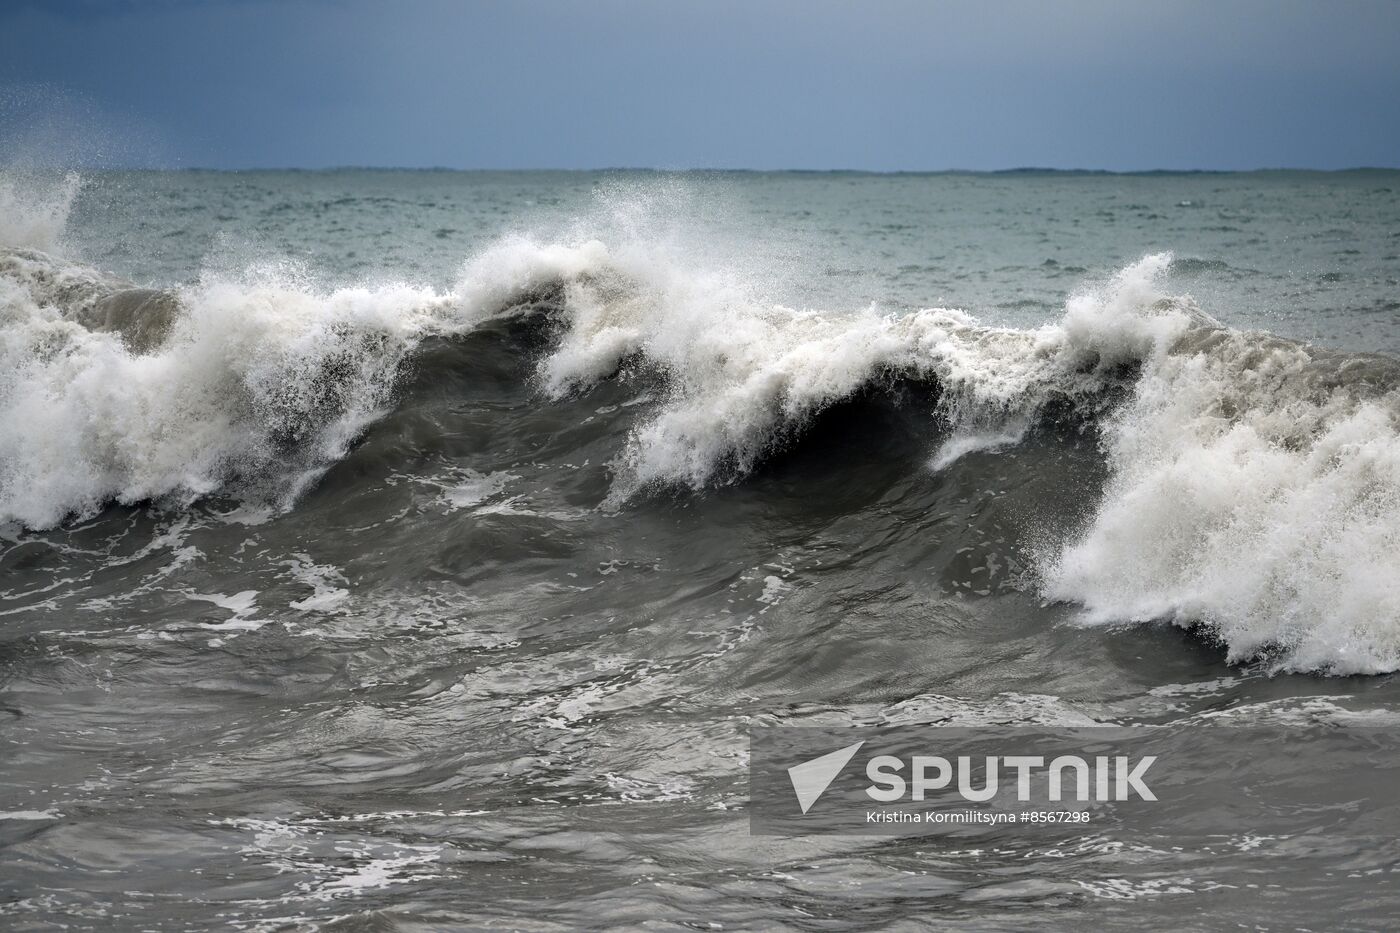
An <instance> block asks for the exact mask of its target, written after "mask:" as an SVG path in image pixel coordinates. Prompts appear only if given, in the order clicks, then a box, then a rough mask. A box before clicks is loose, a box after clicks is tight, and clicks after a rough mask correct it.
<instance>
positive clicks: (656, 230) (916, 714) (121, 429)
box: [0, 171, 1400, 929]
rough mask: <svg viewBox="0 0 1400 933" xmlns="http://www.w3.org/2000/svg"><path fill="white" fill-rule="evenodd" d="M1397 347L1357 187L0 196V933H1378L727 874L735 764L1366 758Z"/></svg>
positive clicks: (1396, 230) (1072, 864)
mask: <svg viewBox="0 0 1400 933" xmlns="http://www.w3.org/2000/svg"><path fill="white" fill-rule="evenodd" d="M1397 351H1400V174H1396V173H1389V172H1355V173H1343V174H1332V175H1324V174H1308V173H1274V174H1270V173H1261V174H1249V175H1160V176H1135V177H1124V176H1096V175H1058V174H1036V173H1024V174H1011V175H1000V176H995V175H994V176H980V175H935V176H861V175H842V174H834V175H825V174H814V175H806V174H779V175H764V174H713V175H705V174H698V175H662V174H646V173H600V174H557V175H556V174H549V173H529V174H490V173H484V174H483V173H465V174H462V173H447V172H413V173H407V172H403V173H401V172H358V171H353V172H352V171H343V172H327V173H251V174H220V173H200V172H180V173H107V174H102V173H99V174H95V175H90V176H88V177H84V178H78V177H76V176H69V177H58V176H54V175H52V174H44V173H36V172H18V171H11V172H8V173H6V174H4V175H3V176H0V548H3V549H2V550H0V644H3V649H0V706H3V709H0V716H3V717H4V719H3V721H0V741H3V743H4V745H3V748H4V752H3V754H4V759H3V761H0V778H3V781H4V785H5V787H6V792H7V795H8V802H7V803H5V804H4V805H3V806H0V809H3V810H5V811H7V812H4V813H0V845H3V848H2V849H0V867H2V868H3V871H0V895H3V896H4V897H5V898H7V899H6V900H0V917H4V918H5V922H6V923H8V924H10V925H14V926H19V927H23V926H34V927H36V928H38V927H40V926H42V925H44V924H48V923H58V922H63V923H70V924H76V925H78V926H80V927H87V926H109V925H111V924H113V923H116V924H118V925H119V926H121V927H128V926H130V927H140V928H168V929H182V928H189V927H199V926H205V925H234V926H241V927H245V928H247V927H257V928H275V927H278V926H282V925H296V924H298V923H307V924H314V923H319V922H329V921H339V922H341V923H344V924H346V927H345V928H347V929H349V928H356V929H389V928H395V929H397V928H405V929H416V928H424V929H428V928H438V927H440V926H452V925H466V926H471V925H478V924H486V923H488V922H493V921H498V920H499V921H500V922H502V923H504V924H505V925H507V926H511V927H520V928H534V929H556V928H558V929H564V928H572V927H576V926H579V925H589V926H599V925H608V924H621V925H637V926H640V925H643V924H648V923H650V924H653V925H655V926H657V927H658V928H692V927H695V926H699V927H700V928H706V927H707V925H714V924H719V925H723V926H724V927H725V928H778V927H787V928H792V929H828V928H839V927H843V926H859V927H869V926H894V927H899V926H901V925H904V924H918V923H924V922H937V921H940V920H950V921H951V920H958V921H964V922H973V923H974V924H975V923H981V924H983V925H985V926H987V927H989V928H998V929H999V928H1004V927H1006V926H1008V925H1018V924H1022V923H1027V922H1029V921H1030V919H1031V918H1036V919H1037V920H1039V921H1049V922H1055V923H1066V924H1067V923H1080V922H1101V923H1115V922H1116V923H1122V924H1132V925H1138V924H1151V923H1153V922H1154V918H1155V922H1156V923H1159V924H1168V923H1171V922H1172V921H1173V920H1179V919H1180V918H1181V917H1182V916H1183V911H1187V912H1189V911H1208V912H1214V913H1213V914H1211V916H1212V917H1213V920H1212V921H1211V924H1210V925H1216V923H1217V922H1219V923H1228V924H1244V925H1251V926H1252V925H1254V924H1255V923H1259V922H1263V921H1261V919H1260V917H1261V916H1262V915H1261V914H1260V913H1259V907H1258V904H1257V902H1256V900H1257V896H1258V888H1259V887H1260V886H1261V885H1262V886H1263V887H1264V888H1266V889H1268V890H1269V892H1270V896H1272V897H1273V898H1274V901H1273V903H1274V905H1275V908H1276V909H1278V910H1282V911H1284V912H1285V914H1286V916H1288V917H1289V918H1290V925H1296V926H1308V925H1310V924H1312V925H1328V924H1329V922H1335V921H1336V918H1337V917H1338V913H1337V912H1338V911H1339V910H1343V911H1354V912H1355V913H1354V918H1355V919H1356V922H1358V923H1363V922H1365V921H1366V920H1367V918H1372V919H1374V918H1375V917H1377V916H1383V915H1385V912H1386V911H1387V910H1391V911H1393V910H1394V909H1396V908H1397V907H1400V899H1398V898H1397V897H1396V896H1395V895H1394V894H1393V893H1391V894H1388V895H1387V894H1385V893H1384V892H1381V893H1377V891H1376V889H1375V888H1374V887H1365V886H1363V884H1366V883H1363V882H1350V881H1348V880H1347V879H1349V878H1353V877H1355V878H1360V877H1364V876H1365V875H1366V873H1369V872H1373V871H1382V872H1388V871H1390V870H1391V869H1390V866H1391V865H1392V864H1393V859H1392V857H1391V855H1392V854H1390V853H1387V852H1367V851H1362V850H1355V851H1347V852H1340V853H1339V852H1337V851H1335V849H1336V846H1335V845H1332V846H1331V847H1330V848H1329V846H1327V845H1321V844H1319V845H1317V846H1315V847H1312V848H1309V847H1308V846H1306V845H1303V846H1300V845H1298V844H1297V840H1293V841H1289V842H1280V841H1276V842H1275V843H1272V844H1271V843H1269V842H1268V841H1267V840H1264V841H1255V842H1254V843H1253V844H1250V845H1235V844H1230V845H1224V846H1222V847H1217V848H1214V849H1208V850H1199V849H1197V850H1188V849H1187V848H1183V847H1172V846H1170V845H1160V846H1156V847H1153V846H1148V847H1142V846H1133V845H1131V844H1130V843H1125V842H1124V841H1123V840H1116V839H1112V838H1106V837H1103V836H1094V835H1092V834H1089V835H1083V834H1081V837H1079V838H1072V837H1067V838H1064V839H1060V840H1059V841H1058V843H1057V844H1056V845H1054V846H1048V845H1046V844H1045V843H1044V841H1043V840H1041V841H1036V840H1033V839H1026V838H1022V837H1019V836H1016V835H1015V834H1014V833H1012V834H1007V835H1006V836H1005V837H1004V838H1001V837H998V836H997V834H996V831H995V830H991V831H989V835H988V836H987V837H986V838H984V839H983V840H982V842H981V844H980V845H979V846H978V847H977V848H976V849H970V848H967V847H965V846H964V847H962V848H959V847H957V846H953V845H944V844H942V843H937V842H933V841H929V840H902V841H901V840H889V839H884V840H870V839H859V838H856V839H852V838H837V837H812V838H810V839H797V840H775V839H764V838H761V837H751V836H750V835H749V834H748V828H747V816H746V813H745V803H746V786H747V785H746V782H747V772H746V761H745V756H746V754H747V741H746V730H747V729H748V728H749V727H750V726H751V725H752V724H755V723H775V722H783V723H789V724H803V723H812V724H816V723H820V724H827V725H829V724H839V723H860V724H866V725H869V724H880V723H895V722H920V723H926V722H929V723H947V724H954V725H976V724H993V723H995V724H1015V723H1040V724H1067V725H1085V724H1091V723H1095V722H1099V723H1113V724H1164V725H1168V726H1170V727H1172V728H1180V729H1192V728H1198V727H1199V726H1200V724H1201V723H1203V722H1206V721H1207V720H1213V719H1216V718H1218V717H1220V716H1229V717H1232V719H1237V720H1238V721H1240V722H1245V723H1249V722H1261V723H1262V722H1267V723H1278V722H1298V723H1309V724H1314V725H1317V724H1321V725H1329V726H1332V727H1334V728H1345V727H1346V726H1347V724H1348V723H1351V722H1357V721H1361V722H1369V723H1375V722H1377V721H1389V720H1388V719H1387V717H1391V716H1393V715H1394V714H1395V713H1400V692H1398V691H1400V688H1397V687H1396V686H1395V684H1394V682H1393V680H1392V678H1390V677H1388V676H1385V675H1388V674H1390V673H1391V672H1393V671H1395V670H1396V669H1397V668H1400V357H1397V355H1396V354H1397ZM1392 694H1395V695H1394V696H1392ZM1378 717H1379V718H1378ZM1240 832H1241V834H1243V833H1244V828H1241V829H1240ZM1241 838H1243V835H1241ZM1320 880H1323V881H1325V882H1326V883H1327V884H1328V885H1330V886H1331V887H1332V888H1333V889H1335V892H1336V893H1335V896H1333V897H1332V898H1331V899H1327V898H1316V897H1305V895H1304V894H1303V893H1299V892H1300V891H1302V890H1305V889H1307V888H1309V886H1315V885H1317V884H1319V883H1320ZM1349 885H1354V887H1349ZM1251 888H1252V889H1254V893H1249V890H1248V889H1251ZM1363 892H1364V896H1363ZM1387 897H1388V900H1387ZM1280 905H1282V906H1280ZM1285 914H1280V916H1283V915H1285ZM1265 925H1268V924H1267V923H1266V924H1265Z"/></svg>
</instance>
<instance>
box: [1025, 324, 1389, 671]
mask: <svg viewBox="0 0 1400 933" xmlns="http://www.w3.org/2000/svg"><path fill="white" fill-rule="evenodd" d="M1397 385H1400V365H1397V363H1396V362H1395V361H1393V360H1389V359H1387V358H1383V357H1366V356H1356V355H1346V354H1340V353H1332V352H1328V351H1324V350H1319V349H1316V348H1311V347H1307V346H1304V345H1301V344H1297V343H1294V342H1291V341H1285V340H1280V339H1277V338H1272V337H1269V336H1267V335H1264V334H1258V333H1241V332H1236V331H1228V330H1225V329H1223V328H1216V329H1208V330H1203V331H1199V332H1196V333H1193V334H1192V335H1191V336H1190V337H1189V338H1188V339H1185V340H1182V341H1180V342H1179V343H1178V344H1177V345H1176V346H1174V347H1173V348H1172V352H1170V353H1167V354H1162V355H1159V356H1156V357H1152V358H1149V360H1148V361H1147V363H1146V364H1145V366H1144V370H1143V373H1142V375H1141V377H1140V379H1139V380H1138V382H1137V384H1136V387H1135V390H1134V394H1133V397H1132V399H1131V400H1130V401H1129V403H1128V404H1126V405H1125V406H1124V407H1123V408H1121V409H1120V410H1119V411H1118V412H1116V413H1115V414H1114V416H1113V417H1112V418H1111V419H1110V420H1109V421H1108V422H1107V424H1106V425H1105V428H1104V447H1105V450H1106V453H1107V455H1108V461H1109V465H1110V467H1111V468H1112V473H1111V478H1110V480H1109V484H1108V488H1107V490H1106V493H1105V496H1104V500H1103V502H1102V504H1101V505H1100V507H1099V509H1098V512H1097V515H1096V516H1095V518H1094V520H1093V521H1092V523H1091V524H1090V525H1089V527H1088V528H1087V529H1086V530H1085V531H1084V532H1083V534H1082V535H1081V536H1079V537H1078V538H1077V539H1076V540H1074V541H1073V542H1072V543H1071V544H1070V545H1069V546H1068V547H1066V548H1064V549H1063V550H1062V551H1061V552H1060V553H1058V554H1052V555H1048V556H1047V559H1045V560H1044V561H1043V563H1044V580H1045V593H1046V595H1047V596H1049V597H1051V598H1053V599H1063V600H1071V601H1074V602H1077V603H1080V604H1082V605H1083V606H1084V607H1085V620H1086V621H1088V622H1091V623H1094V622H1099V623H1102V622H1116V621H1143V620H1156V619H1168V620H1172V621H1175V622H1178V623H1181V624H1188V625H1189V624H1195V623H1202V624H1204V625H1205V626H1206V627H1207V628H1208V629H1209V630H1210V631H1211V632H1213V633H1214V634H1215V635H1217V636H1218V637H1219V638H1220V639H1221V640H1222V641H1223V642H1224V644H1225V645H1226V647H1227V649H1228V651H1229V655H1230V658H1231V660H1236V661H1238V660H1244V659H1248V658H1251V657H1256V656H1264V657H1267V658H1269V659H1270V661H1271V664H1272V666H1273V667H1274V668H1275V669H1282V670H1298V671H1312V670H1324V671H1331V672H1335V673H1376V672H1385V671H1393V670H1396V669H1400V419H1398V418H1397V413H1400V392H1397V388H1396V387H1397Z"/></svg>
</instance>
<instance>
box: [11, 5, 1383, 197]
mask: <svg viewBox="0 0 1400 933" xmlns="http://www.w3.org/2000/svg"><path fill="white" fill-rule="evenodd" d="M0 149H3V150H4V153H3V154H4V155H5V156H6V157H8V158H15V157H16V156H17V155H18V156H20V157H29V158H33V159H37V160H45V161H50V162H53V161H62V160H70V161H74V162H106V163H128V164H148V165H171V166H184V167H192V166H207V167H220V168H240V167H276V166H303V167H319V166H334V165H386V166H451V167H462V168H590V167H613V166H651V167H659V168H690V167H712V168H807V169H828V168H857V169H874V170H896V169H905V170H919V169H948V168H967V169H996V168H1009V167H1017V166H1050V167H1058V168H1071V167H1077V168H1107V169H1118V170H1123V169H1149V168H1231V169H1233V168H1259V167H1276V166H1287V167H1312V168H1343V167H1351V166H1359V165H1385V166H1400V0H1327V2H1323V0H1312V2H1298V0H1210V2H1204V0H1202V2H1195V0H1172V2H1129V0H1113V2H1110V0H1036V2H1022V0H978V2H962V0H947V2H944V0H909V2H903V0H862V2H855V0H851V2H840V3H837V2H825V0H772V2H765V0H744V2H728V0H721V2H700V0H692V2H688V3H678V2H664V0H657V2H642V0H574V2H563V0H558V2H556V0H516V2H505V0H501V2H493V3H477V2H469V0H463V2H453V0H395V2H389V0H384V2H369V0H289V2H273V0H207V2H173V0H151V2H141V3H138V2H124V0H109V2H98V0H86V2H84V0H51V2H45V3H39V2H31V0H3V2H0Z"/></svg>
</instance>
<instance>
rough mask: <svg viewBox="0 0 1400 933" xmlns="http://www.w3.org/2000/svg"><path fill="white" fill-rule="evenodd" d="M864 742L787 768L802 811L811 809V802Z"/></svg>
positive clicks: (813, 801) (818, 796)
mask: <svg viewBox="0 0 1400 933" xmlns="http://www.w3.org/2000/svg"><path fill="white" fill-rule="evenodd" d="M864 744H865V742H863V741H862V742H857V743H856V744H854V745H847V746H846V747H845V748H842V749H838V750H837V751H834V752H831V753H829V754H826V755H822V756H821V757H820V758H813V759H811V760H810V761H804V762H802V764H800V765H793V766H792V767H791V768H788V778H789V779H790V780H791V781H792V789H793V790H794V791H795V792H796V793H797V803H798V805H799V806H801V807H802V812H803V813H806V812H807V811H808V810H810V809H812V804H814V803H816V802H817V800H818V798H820V797H821V795H822V794H824V793H826V789H827V788H828V787H830V786H831V782H832V781H834V780H836V776H837V775H838V774H840V773H841V769H842V768H844V767H846V764H847V762H849V761H850V760H851V759H852V758H854V757H855V754H856V752H858V751H860V747H861V746H862V745H864Z"/></svg>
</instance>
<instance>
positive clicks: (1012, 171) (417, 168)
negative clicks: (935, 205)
mask: <svg viewBox="0 0 1400 933" xmlns="http://www.w3.org/2000/svg"><path fill="white" fill-rule="evenodd" d="M15 167H19V166H15ZM33 168H35V169H39V170H44V169H45V168H49V169H50V170H53V171H87V172H227V173H236V172H250V173H251V172H308V173H309V172H457V173H471V172H479V173H483V174H484V173H498V174H502V173H508V172H509V173H522V174H523V173H530V172H537V173H554V174H588V173H599V172H637V173H643V172H650V173H654V174H658V175H680V174H707V173H708V174H750V175H1128V176H1131V175H1250V174H1261V173H1268V172H1279V173H1317V174H1329V175H1340V174H1346V173H1356V172H1396V171H1400V165H1393V166H1392V165H1354V166H1348V167H1345V168H1310V167H1306V166H1261V167H1258V168H1144V169H1106V168H1053V167H1050V166H1039V165H1026V166H1014V167H1011V168H983V169H978V168H929V169H865V168H713V167H690V168H658V167H655V166H625V165H607V166H597V167H592V168H549V167H532V168H501V167H490V168H487V167H473V168H463V167H455V166H450V165H354V164H345V165H323V166H302V165H278V166H242V167H223V168H218V167H214V166H206V165H187V166H152V165H105V166H88V167H81V166H53V167H47V166H33Z"/></svg>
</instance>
